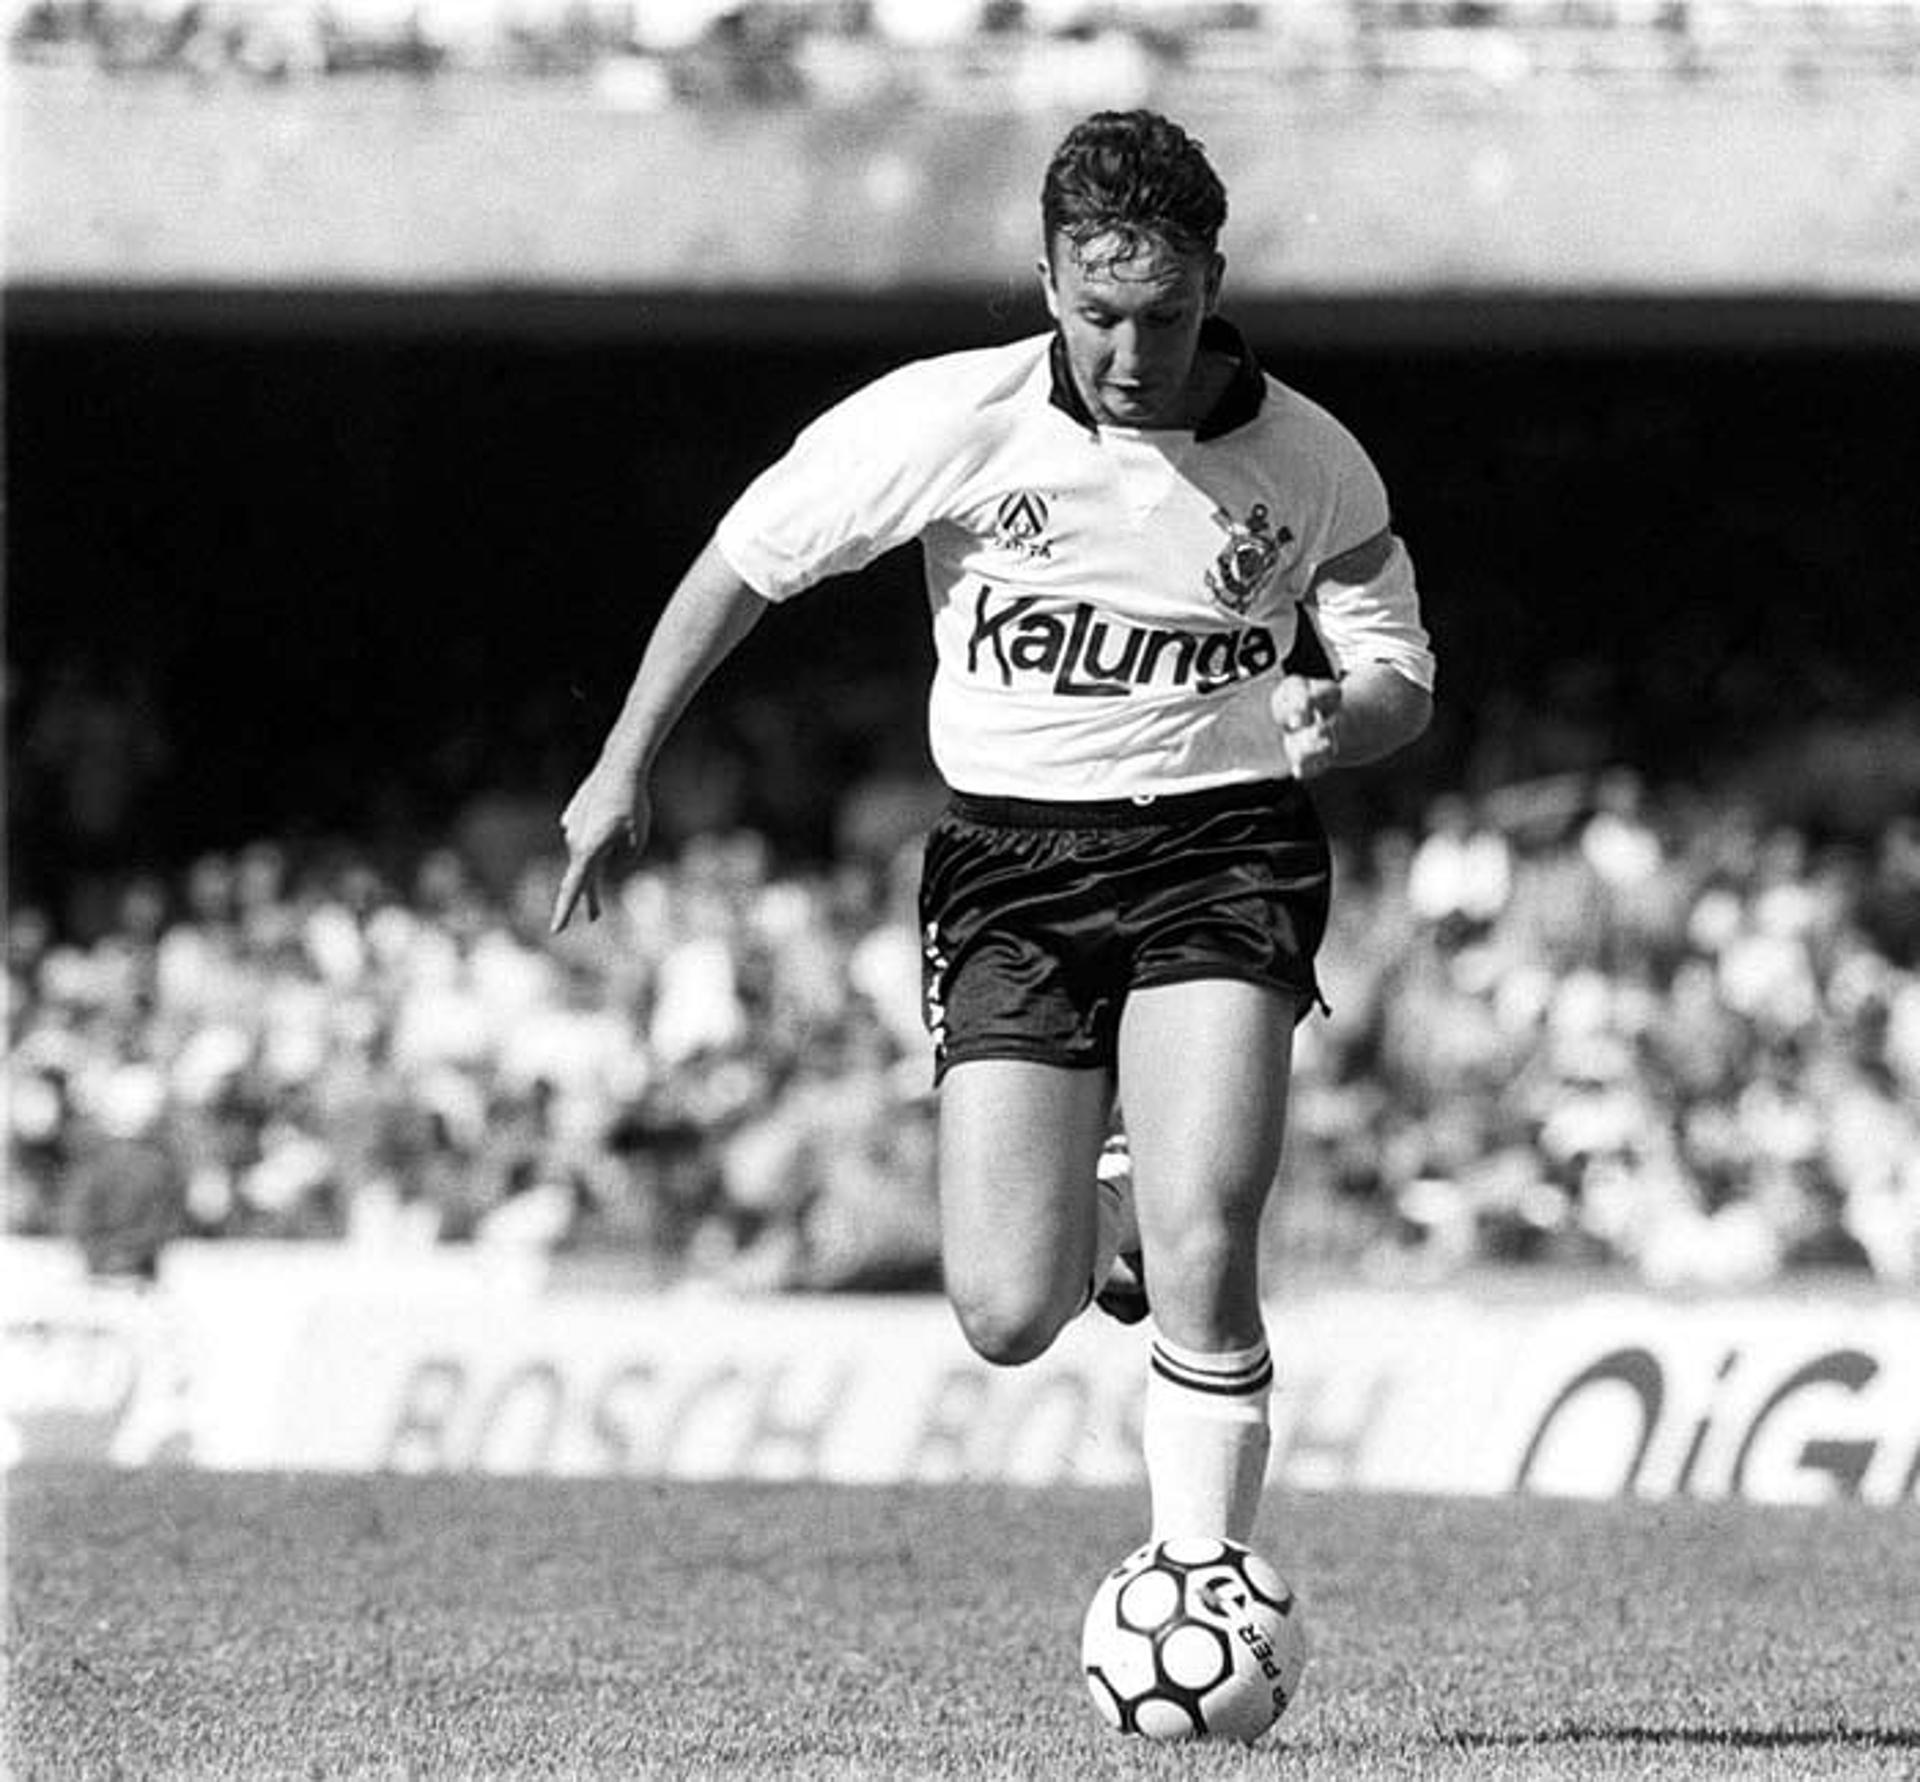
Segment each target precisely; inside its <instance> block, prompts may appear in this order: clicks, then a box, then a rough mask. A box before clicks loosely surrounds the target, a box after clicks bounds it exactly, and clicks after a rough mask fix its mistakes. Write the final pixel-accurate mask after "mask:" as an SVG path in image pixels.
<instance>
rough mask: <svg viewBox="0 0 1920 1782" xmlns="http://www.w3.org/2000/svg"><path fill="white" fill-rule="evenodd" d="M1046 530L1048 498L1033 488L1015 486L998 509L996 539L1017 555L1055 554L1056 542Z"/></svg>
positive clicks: (995, 515) (999, 546)
mask: <svg viewBox="0 0 1920 1782" xmlns="http://www.w3.org/2000/svg"><path fill="white" fill-rule="evenodd" d="M1046 534H1047V503H1046V498H1045V497H1044V496H1041V495H1038V494H1036V493H1035V492H1034V491H1033V490H1032V489H1015V490H1014V492H1013V493H1012V494H1011V495H1009V496H1007V497H1006V499H1005V500H1003V501H1002V502H1001V503H1000V505H999V507H998V508H997V509H996V510H995V512H994V516H993V542H994V544H995V545H996V546H997V547H998V548H999V549H1001V550H1003V551H1009V552H1011V553H1012V554H1013V555H1014V556H1016V557H1024V558H1027V559H1029V560H1031V559H1036V558H1043V559H1044V558H1050V557H1052V555H1053V546H1052V545H1051V544H1049V543H1048V542H1047V536H1046Z"/></svg>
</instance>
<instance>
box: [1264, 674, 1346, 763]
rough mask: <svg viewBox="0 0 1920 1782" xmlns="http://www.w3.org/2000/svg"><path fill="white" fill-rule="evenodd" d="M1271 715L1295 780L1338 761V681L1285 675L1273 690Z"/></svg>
mask: <svg viewBox="0 0 1920 1782" xmlns="http://www.w3.org/2000/svg"><path fill="white" fill-rule="evenodd" d="M1273 718H1274V722H1275V723H1276V724H1278V725H1279V726H1280V741H1281V744H1282V746H1283V747H1284V748H1285V749H1286V751H1287V761H1288V764H1289V765H1290V766H1291V767H1292V768H1293V772H1294V777H1295V778H1296V779H1302V780H1310V779H1312V778H1314V776H1315V775H1316V774H1323V773H1325V772H1326V771H1327V769H1328V768H1330V767H1333V766H1335V765H1336V764H1337V763H1338V760H1339V755H1340V683H1339V682H1338V681H1322V680H1315V679H1313V678H1311V677H1310V676H1307V675H1304V674H1290V675H1287V676H1285V677H1284V678H1283V679H1282V680H1281V682H1280V685H1279V686H1278V687H1276V688H1275V689H1274V690H1273Z"/></svg>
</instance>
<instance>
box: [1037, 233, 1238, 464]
mask: <svg viewBox="0 0 1920 1782" xmlns="http://www.w3.org/2000/svg"><path fill="white" fill-rule="evenodd" d="M1221 266H1222V261H1221V259H1220V256H1219V255H1218V254H1182V253H1179V252H1177V251H1175V250H1174V249H1173V248H1171V247H1168V246H1166V245H1165V244H1164V243H1159V242H1150V243H1146V244H1143V245H1140V246H1138V247H1136V248H1134V249H1133V250H1132V251H1130V252H1129V251H1126V248H1125V245H1124V244H1121V243H1117V242H1115V241H1114V240H1113V239H1111V238H1109V237H1102V236H1096V237H1094V239H1093V240H1091V241H1088V242H1083V243H1080V244H1078V245H1075V244H1074V243H1073V242H1071V241H1067V240H1065V239H1064V238H1056V239H1055V240H1054V241H1053V242H1052V243H1050V244H1049V246H1048V250H1047V257H1046V259H1045V260H1043V261H1042V262H1041V263H1040V277H1041V282H1042V284H1043V285H1044V286H1045V287H1046V293H1047V308H1048V309H1049V310H1050V311H1052V313H1053V318H1054V320H1055V321H1056V322H1057V323H1059V325H1060V336H1061V339H1062V340H1063V341H1064V342H1065V344H1066V349H1067V361H1068V363H1069V365H1070V366H1071V367H1072V369H1073V380H1074V382H1075V383H1076V384H1077V385H1078V386H1079V389H1080V396H1081V399H1082V400H1083V401H1084V402H1085V403H1086V405H1087V407H1088V409H1089V410H1090V411H1091V412H1092V414H1093V417H1094V419H1095V420H1097V421H1100V422H1102V423H1104V424H1106V425H1108V426H1116V427H1190V426H1192V425H1194V423H1195V422H1196V421H1197V420H1198V419H1199V418H1200V417H1199V415H1198V414H1197V413H1196V412H1195V410H1196V409H1197V408H1199V407H1200V406H1201V391H1200V389H1199V381H1200V380H1199V373H1200V365H1199V348H1200V324H1201V323H1202V322H1204V321H1205V320H1206V319H1207V317H1208V316H1209V315H1211V314H1212V313H1213V306H1214V303H1215V301H1216V300H1217V298H1218V297H1219V294H1220V271H1221Z"/></svg>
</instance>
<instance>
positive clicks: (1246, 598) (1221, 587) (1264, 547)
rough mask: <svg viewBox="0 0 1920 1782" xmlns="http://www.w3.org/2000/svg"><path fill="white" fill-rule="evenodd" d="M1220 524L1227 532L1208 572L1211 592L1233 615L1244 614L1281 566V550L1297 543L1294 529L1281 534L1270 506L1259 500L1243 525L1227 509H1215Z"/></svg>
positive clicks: (1214, 514) (1281, 529)
mask: <svg viewBox="0 0 1920 1782" xmlns="http://www.w3.org/2000/svg"><path fill="white" fill-rule="evenodd" d="M1213 517H1214V521H1215V523H1216V524H1218V525H1221V526H1224V527H1225V528H1226V530H1227V542H1226V543H1225V544H1224V545H1222V546H1221V547H1220V555H1219V556H1217V557H1216V558H1214V560H1213V567H1212V568H1211V569H1209V570H1208V571H1207V592H1208V593H1210V594H1211V595H1212V596H1213V597H1214V599H1215V600H1217V601H1219V602H1220V604H1221V605H1222V606H1224V607H1225V608H1226V609H1227V611H1228V612H1230V613H1243V612H1245V611H1246V610H1247V609H1248V607H1250V606H1252V605H1253V603H1254V599H1255V597H1256V596H1257V595H1258V594H1259V592H1260V590H1261V589H1262V588H1264V587H1265V586H1266V585H1267V583H1268V582H1270V581H1272V580H1273V572H1274V570H1275V569H1277V568H1278V567H1279V565H1280V547H1281V546H1282V545H1285V544H1291V543H1292V542H1293V532H1292V529H1291V528H1289V527H1286V526H1282V527H1281V528H1280V530H1279V531H1278V532H1275V531H1274V529H1273V522H1272V520H1270V519H1269V518H1268V517H1267V504H1266V503H1265V502H1264V501H1256V502H1255V503H1254V504H1253V509H1252V511H1251V512H1250V513H1249V514H1248V515H1247V520H1246V524H1245V525H1244V526H1243V525H1242V524H1241V523H1240V522H1239V521H1238V520H1236V519H1235V518H1234V517H1233V515H1232V514H1230V513H1228V512H1227V510H1226V509H1225V508H1224V507H1220V508H1215V509H1214V513H1213Z"/></svg>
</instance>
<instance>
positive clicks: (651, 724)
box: [552, 540, 767, 934]
mask: <svg viewBox="0 0 1920 1782" xmlns="http://www.w3.org/2000/svg"><path fill="white" fill-rule="evenodd" d="M766 610H767V603H766V601H765V600H764V599H763V598H762V597H761V596H760V595H759V594H757V593H756V592H755V591H754V590H753V589H752V588H751V587H749V586H748V585H747V584H746V583H745V582H743V581H742V580H741V579H740V577H739V576H738V575H737V574H735V572H734V570H733V566H732V565H731V564H729V563H728V562H727V560H726V558H724V557H723V556H721V554H720V551H719V548H718V547H717V546H716V545H715V544H714V543H713V542H712V541H711V540H709V541H708V543H707V546H706V548H705V549H704V550H702V551H701V553H700V555H699V556H698V557H696V558H695V559H694V561H693V564H692V566H691V567H690V568H689V569H688V570H687V573H686V574H685V575H684V576H682V577H681V578H680V585H679V586H678V587H677V588H675V589H674V591H673V597H672V599H670V600H669V601H668V602H667V607H666V611H665V612H663V613H662V614H661V615H660V623H659V624H658V625H657V626H655V627H654V632H653V636H652V637H651V638H649V639H648V641H647V647H646V651H645V653H644V654H643V655H642V657H641V658H640V667H639V671H638V672H637V673H636V674H635V675H634V677H633V685H632V686H631V687H629V688H628V689H627V697H626V701H625V703H624V704H623V705H622V706H621V708H620V715H619V716H618V717H617V718H615V719H614V721H613V728H612V729H611V730H609V731H608V732H607V738H606V741H605V742H604V743H602V744H601V747H600V758H599V759H598V760H597V761H596V762H595V763H594V764H593V770H592V771H591V772H590V773H589V774H588V775H587V777H586V778H585V779H584V780H582V781H581V782H580V786H579V789H578V790H577V791H576V792H575V793H574V795H573V797H572V798H570V799H569V800H568V801H567V808H566V809H565V810H564V811H563V812H562V813H561V816H560V828H561V832H562V833H563V834H564V835H565V837H566V841H567V870H566V874H565V876H564V877H563V878H562V879H561V881H560V891H559V895H558V896H557V897H556V898H555V899H554V905H553V924H552V929H553V932H554V933H555V934H558V933H559V932H560V931H561V929H563V928H565V927H566V925H567V923H568V922H569V921H570V920H571V919H572V917H573V912H574V910H575V908H576V907H577V906H578V905H579V904H580V902H581V900H582V898H583V897H584V899H585V901H586V906H587V919H588V920H589V921H594V920H597V919H598V917H599V914H600V874H601V871H602V869H603V868H604V866H605V865H606V862H607V861H608V860H609V859H610V858H611V857H612V856H613V855H614V854H615V853H617V852H618V851H619V850H620V849H622V848H641V847H645V846H646V841H647V828H648V823H649V818H650V806H649V804H648V799H647V779H648V776H649V775H650V774H651V773H652V771H653V761H654V757H655V756H656V755H657V754H658V753H659V751H660V745H661V744H662V743H663V742H665V741H666V739H667V733H668V732H669V731H670V730H672V728H673V726H674V725H675V723H677V722H678V721H679V718H680V714H681V713H682V712H684V711H685V710H686V709H687V706H688V704H689V703H690V702H691V701H692V699H693V696H694V694H695V693H697V692H698V691H699V690H700V687H701V685H702V683H703V682H704V681H705V680H706V678H707V677H708V675H710V674H712V673H713V671H714V670H715V669H716V668H718V667H719V666H720V664H721V663H722V662H724V661H725V660H726V659H727V657H728V656H729V655H731V654H732V652H733V651H734V650H735V649H736V648H737V647H738V646H739V645H740V644H741V642H742V641H744V639H745V638H746V636H747V634H748V633H749V632H750V631H752V630H753V628H754V626H755V625H756V624H758V623H759V621H760V618H761V615H762V614H764V613H765V612H766Z"/></svg>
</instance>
